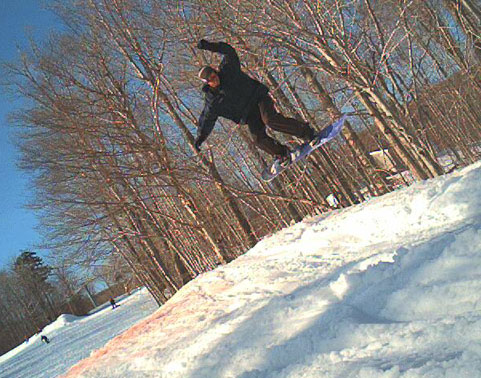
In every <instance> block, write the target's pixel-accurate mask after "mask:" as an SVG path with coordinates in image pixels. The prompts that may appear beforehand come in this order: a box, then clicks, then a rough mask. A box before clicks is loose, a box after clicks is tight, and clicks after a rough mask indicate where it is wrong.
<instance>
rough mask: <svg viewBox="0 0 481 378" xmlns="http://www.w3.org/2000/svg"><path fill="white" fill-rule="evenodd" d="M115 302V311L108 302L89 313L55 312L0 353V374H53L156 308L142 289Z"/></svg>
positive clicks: (2, 377)
mask: <svg viewBox="0 0 481 378" xmlns="http://www.w3.org/2000/svg"><path fill="white" fill-rule="evenodd" d="M118 303H119V304H120V307H118V308H116V309H115V311H112V308H111V307H110V305H108V307H106V308H103V309H98V311H97V312H95V313H94V314H92V315H90V316H85V317H79V316H74V315H68V314H64V315H61V316H59V317H58V319H57V320H55V321H54V322H53V323H51V324H49V325H48V326H46V327H45V328H44V329H43V331H42V333H41V334H39V335H35V336H32V337H31V338H30V340H29V341H28V343H22V344H21V345H19V346H18V347H17V348H15V349H13V350H11V351H10V352H8V353H5V354H4V355H2V356H0V378H17V377H18V378H19V377H25V378H34V377H35V378H40V377H56V376H58V375H59V374H62V373H65V372H66V371H67V370H68V368H70V367H71V366H72V365H73V364H75V363H76V362H78V361H80V360H81V359H83V358H85V357H88V356H89V354H90V352H91V351H93V350H94V349H97V348H100V347H101V346H103V345H104V344H105V343H106V342H107V341H108V340H110V339H112V338H113V337H115V336H117V335H119V334H120V333H122V332H123V331H125V330H126V329H128V328H129V327H131V326H132V325H133V324H135V322H137V321H139V320H140V319H143V318H145V316H147V315H149V314H151V313H153V312H154V311H155V310H156V309H158V306H157V305H156V303H155V302H154V301H153V300H152V299H151V297H150V296H149V294H148V293H147V290H145V289H143V290H140V291H137V292H135V293H134V294H132V295H131V296H130V297H127V298H124V299H123V300H120V301H118ZM41 335H45V336H47V337H48V338H49V339H50V344H43V343H42V342H41V340H40V336H41Z"/></svg>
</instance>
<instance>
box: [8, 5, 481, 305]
mask: <svg viewBox="0 0 481 378" xmlns="http://www.w3.org/2000/svg"><path fill="white" fill-rule="evenodd" d="M52 9H53V11H54V12H56V14H57V15H58V16H59V17H60V18H61V19H62V20H63V23H64V26H65V30H63V31H62V32H60V33H57V34H54V35H51V36H50V38H49V39H48V40H47V41H43V42H42V43H35V42H34V41H32V43H31V47H30V49H29V50H28V51H26V52H25V53H24V54H23V55H22V57H21V59H19V61H17V62H13V63H11V64H7V65H5V70H4V72H5V75H4V76H5V77H6V80H7V82H8V84H9V86H10V89H11V91H12V93H14V94H19V95H21V96H23V97H24V98H26V99H27V100H28V106H25V108H24V109H22V111H21V113H19V114H16V115H14V120H15V121H16V124H17V125H18V127H19V134H18V139H19V141H20V147H21V150H22V160H21V165H22V167H23V168H24V169H25V170H27V171H29V172H30V173H31V174H32V175H33V176H34V177H35V188H36V198H35V200H34V201H33V203H32V207H33V208H34V209H36V210H37V211H38V212H39V214H40V215H41V220H42V226H43V229H44V234H45V237H46V239H47V240H48V241H49V245H48V249H49V250H50V251H51V256H52V258H54V259H55V258H57V259H61V260H63V261H68V262H69V264H71V265H72V266H84V267H85V266H89V265H92V264H95V263H96V262H98V261H104V260H105V259H107V258H109V257H111V256H116V257H117V258H122V260H123V261H124V262H125V264H127V265H128V267H129V268H130V270H131V271H132V272H133V274H134V275H135V277H136V279H138V281H139V282H142V283H143V284H144V285H145V286H146V287H147V288H148V289H149V291H150V293H151V294H152V295H153V297H154V298H155V299H156V301H157V302H158V303H159V305H160V304H161V303H164V302H165V301H166V300H167V299H168V297H169V295H170V293H174V292H176V291H177V290H178V289H180V288H181V287H182V285H184V284H185V283H186V282H188V281H189V280H191V279H192V278H194V277H196V276H197V275H199V274H201V273H203V272H205V271H207V270H210V269H213V268H214V267H216V266H217V265H220V264H225V263H228V262H229V261H231V260H233V259H235V258H236V257H237V256H239V255H241V254H242V253H244V252H245V251H246V250H247V249H249V248H250V247H252V246H253V245H254V244H255V243H256V242H257V241H258V240H259V239H260V238H262V237H264V236H265V235H267V234H269V233H273V232H275V231H277V230H279V229H281V228H282V227H285V226H287V225H289V224H291V222H295V221H299V220H301V219H302V218H304V217H305V216H307V215H314V214H320V213H323V212H325V211H329V210H330V209H332V207H333V206H338V207H346V206H350V205H352V204H355V203H359V202H362V201H364V200H365V199H367V198H370V197H373V196H378V195H381V194H384V193H387V192H389V191H391V190H393V189H395V188H397V187H399V185H409V183H410V182H411V181H412V180H424V179H429V178H433V177H436V176H438V175H441V174H444V173H445V172H446V169H448V168H446V161H449V163H450V165H449V167H460V166H463V165H466V164H469V163H472V162H474V161H476V160H477V159H479V156H480V149H479V141H480V136H481V135H480V134H481V129H480V125H481V107H480V101H479V99H480V98H481V96H480V94H481V75H480V73H481V70H480V64H481V35H480V23H481V12H480V9H479V5H478V4H476V2H474V1H472V0H442V1H439V0H384V1H376V0H350V1H347V0H326V1H322V2H321V1H289V0H255V1H254V0H252V1H251V0H242V1H228V0H194V1H169V0H166V1H161V2H159V1H152V0H77V1H68V2H64V1H58V2H55V3H54V4H53V6H52ZM201 38H205V39H208V40H211V41H226V42H228V43H229V44H231V45H232V46H233V47H234V48H235V49H236V50H237V52H238V54H239V56H240V57H241V61H242V64H243V70H244V71H246V72H247V73H248V74H250V75H251V76H253V77H255V78H256V79H259V80H260V81H262V82H264V83H266V84H267V85H268V86H269V87H270V88H271V95H272V97H273V98H274V99H275V101H276V106H277V107H278V108H279V110H281V111H282V112H283V113H285V114H287V115H289V116H292V117H297V118H299V119H302V120H305V121H308V122H310V123H311V124H312V125H314V127H315V128H316V129H318V130H320V129H321V128H322V127H323V126H325V125H326V124H328V123H329V122H330V121H332V120H334V119H336V118H337V117H339V116H340V115H341V113H342V112H350V113H351V114H352V116H351V117H350V118H349V122H348V123H347V124H346V126H345V128H344V131H343V135H342V137H341V138H339V139H338V140H337V141H335V142H333V143H331V144H329V145H328V146H326V147H323V148H321V149H320V150H319V152H318V153H315V154H313V155H312V157H311V158H310V159H309V161H308V162H307V163H306V164H304V165H299V166H296V167H293V168H292V169H289V170H288V171H287V172H285V173H284V174H283V175H281V176H279V178H278V179H276V180H274V181H273V182H271V183H268V184H267V183H264V182H262V181H261V180H260V179H259V177H260V172H261V171H262V169H263V168H264V167H265V165H266V164H267V162H268V161H269V157H267V156H265V155H263V154H262V153H260V152H259V151H258V150H257V149H256V148H255V147H253V144H252V143H251V141H250V137H249V135H248V132H247V130H246V127H243V126H238V125H234V124H232V123H230V122H227V121H222V120H221V121H218V124H217V126H216V128H215V131H214V133H213V134H212V135H211V137H210V138H209V140H208V141H207V143H206V144H207V148H206V150H205V151H203V152H201V153H198V152H197V151H196V150H195V147H194V139H195V135H196V128H197V120H198V116H199V112H200V110H201V108H202V96H201V94H200V91H199V89H200V86H201V83H200V82H199V81H198V79H197V77H196V76H197V72H198V69H199V68H200V67H201V66H203V65H205V64H212V65H214V66H215V65H216V64H217V63H218V62H219V60H218V59H219V57H218V56H215V54H214V55H213V54H210V53H208V52H204V51H200V50H198V49H196V47H195V46H196V44H197V42H198V41H199V40H200V39H201ZM276 137H278V138H279V139H280V140H283V141H284V142H287V143H290V142H292V141H290V140H286V139H285V137H283V136H281V135H277V136H276ZM282 138H284V139H282ZM374 150H383V151H386V150H387V151H388V154H387V155H386V156H387V157H388V159H389V161H390V167H389V168H386V167H383V166H379V164H378V163H377V162H376V160H375V159H374V157H373V155H372V154H371V152H372V151H374ZM329 196H334V197H335V198H336V202H335V204H334V205H333V203H332V202H330V201H328V200H327V198H328V197H329Z"/></svg>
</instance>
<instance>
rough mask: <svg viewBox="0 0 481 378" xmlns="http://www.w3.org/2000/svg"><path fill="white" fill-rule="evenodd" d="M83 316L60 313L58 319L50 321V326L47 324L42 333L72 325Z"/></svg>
mask: <svg viewBox="0 0 481 378" xmlns="http://www.w3.org/2000/svg"><path fill="white" fill-rule="evenodd" d="M82 318H83V316H76V315H71V314H62V315H60V316H59V317H58V318H57V320H55V321H54V322H53V323H50V324H49V325H48V326H46V327H45V328H44V329H43V330H42V333H50V332H53V331H56V330H59V329H60V328H63V327H66V326H68V325H70V324H71V323H73V322H75V321H77V320H79V319H82Z"/></svg>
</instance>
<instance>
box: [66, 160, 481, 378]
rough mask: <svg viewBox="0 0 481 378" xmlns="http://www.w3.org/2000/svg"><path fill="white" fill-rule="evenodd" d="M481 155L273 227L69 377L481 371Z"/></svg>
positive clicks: (445, 374)
mask: <svg viewBox="0 0 481 378" xmlns="http://www.w3.org/2000/svg"><path fill="white" fill-rule="evenodd" d="M480 293H481V162H480V163H477V164H474V165H472V166H470V167H467V168H466V169H464V170H462V171H457V172H454V173H453V174H451V175H449V176H444V177H440V178H437V179H435V180H431V181H427V182H421V183H416V184H415V185H413V186H411V187H409V188H405V189H402V190H399V191H397V192H395V193H391V194H389V195H386V196H383V197H380V198H375V199H372V200H370V201H369V202H367V203H363V204H361V205H358V206H355V207H352V208H349V209H345V210H342V211H337V212H335V213H331V214H329V215H327V216H320V217H313V218H307V219H305V220H304V221H303V222H301V223H298V224H296V225H294V226H292V227H289V228H286V229H284V230H282V231H280V232H278V233H277V234H275V235H272V236H271V237H268V238H265V239H264V240H263V241H261V242H260V243H258V244H257V245H256V246H255V247H254V248H253V249H252V250H250V251H249V252H248V253H246V254H245V255H244V256H242V257H240V258H238V259H237V260H236V261H234V262H232V263H230V264H228V265H227V266H222V267H219V268H218V269H216V270H215V271H213V272H209V273H206V274H204V275H202V276H201V277H198V278H197V279H195V280H194V281H192V282H191V283H189V284H188V285H186V286H185V287H184V288H182V290H180V291H179V292H178V293H177V294H176V295H175V296H174V297H173V298H171V300H169V302H168V303H167V304H165V305H164V306H162V308H160V309H159V310H158V311H156V312H155V313H154V314H152V315H151V316H149V317H147V318H146V319H145V320H143V321H142V322H139V323H138V324H136V325H135V326H134V327H132V328H130V329H129V330H128V331H127V332H125V333H123V334H122V335H121V336H118V337H116V338H114V339H113V340H111V341H110V342H108V343H107V344H106V346H104V347H103V348H101V349H99V350H98V351H96V352H94V353H93V354H92V355H91V357H89V358H87V359H85V360H83V361H81V362H80V363H78V364H77V365H75V366H74V367H73V368H72V369H71V370H70V371H69V372H68V374H67V375H66V377H69V378H71V377H169V378H175V377H179V378H180V377H182V378H201V377H205V378H215V377H239V378H254V377H256V378H260V377H262V378H264V377H272V378H274V377H275V378H281V377H286V378H287V377H291V378H292V377H306V378H311V377H343V378H344V377H366V378H368V377H369V378H373V377H374V378H375V377H383V378H388V377H390V378H394V377H436V378H437V377H453V378H454V377H456V378H459V377H481V297H480V296H481V295H480Z"/></svg>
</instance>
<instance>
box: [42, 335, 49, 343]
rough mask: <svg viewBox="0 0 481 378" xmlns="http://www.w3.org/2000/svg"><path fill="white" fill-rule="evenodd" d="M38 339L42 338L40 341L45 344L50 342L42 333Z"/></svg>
mask: <svg viewBox="0 0 481 378" xmlns="http://www.w3.org/2000/svg"><path fill="white" fill-rule="evenodd" d="M40 340H42V342H44V343H45V344H48V343H50V340H49V339H48V337H47V336H45V335H42V336H41V337H40Z"/></svg>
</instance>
